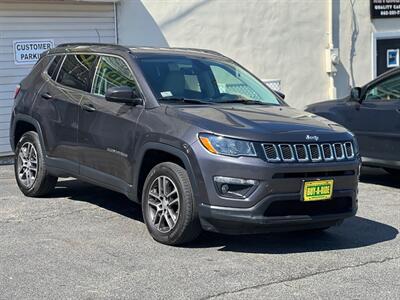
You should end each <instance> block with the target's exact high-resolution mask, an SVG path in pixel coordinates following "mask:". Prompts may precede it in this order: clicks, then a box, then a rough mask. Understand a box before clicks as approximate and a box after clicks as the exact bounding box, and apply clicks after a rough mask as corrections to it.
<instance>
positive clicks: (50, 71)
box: [47, 55, 63, 80]
mask: <svg viewBox="0 0 400 300" xmlns="http://www.w3.org/2000/svg"><path fill="white" fill-rule="evenodd" d="M62 58H63V56H61V55H57V56H55V57H54V59H53V61H52V62H51V64H50V66H49V68H48V69H47V74H48V75H49V76H50V77H51V78H52V79H53V80H54V79H55V78H56V76H57V73H58V72H57V71H58V66H59V64H60V63H61V60H62Z"/></svg>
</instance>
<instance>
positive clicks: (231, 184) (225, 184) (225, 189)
mask: <svg viewBox="0 0 400 300" xmlns="http://www.w3.org/2000/svg"><path fill="white" fill-rule="evenodd" d="M214 184H215V187H216V189H217V192H218V194H219V195H220V196H222V197H228V198H240V199H244V198H247V197H248V196H250V195H251V194H252V193H253V191H254V190H255V188H256V187H257V185H258V181H257V180H253V179H242V178H233V177H224V176H215V177H214Z"/></svg>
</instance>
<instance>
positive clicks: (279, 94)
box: [274, 91, 286, 99]
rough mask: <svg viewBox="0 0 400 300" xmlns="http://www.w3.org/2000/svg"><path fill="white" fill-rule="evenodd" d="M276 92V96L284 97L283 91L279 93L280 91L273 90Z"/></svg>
mask: <svg viewBox="0 0 400 300" xmlns="http://www.w3.org/2000/svg"><path fill="white" fill-rule="evenodd" d="M274 92H275V93H276V94H278V96H279V97H281V98H282V99H285V97H286V96H285V94H284V93H281V92H279V91H274Z"/></svg>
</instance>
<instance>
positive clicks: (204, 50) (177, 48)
mask: <svg viewBox="0 0 400 300" xmlns="http://www.w3.org/2000/svg"><path fill="white" fill-rule="evenodd" d="M170 49H174V50H182V51H194V52H203V53H208V54H215V55H219V56H224V55H223V54H222V53H219V52H218V51H214V50H208V49H199V48H183V47H171V48H170Z"/></svg>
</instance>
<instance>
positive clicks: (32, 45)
mask: <svg viewBox="0 0 400 300" xmlns="http://www.w3.org/2000/svg"><path fill="white" fill-rule="evenodd" d="M13 44H14V62H15V64H16V65H32V64H35V63H36V62H37V61H38V60H39V58H40V54H42V53H43V52H44V51H46V50H49V49H51V48H54V41H53V40H19V41H14V43H13Z"/></svg>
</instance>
